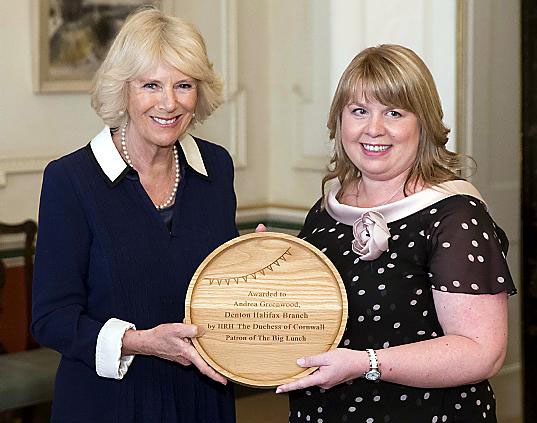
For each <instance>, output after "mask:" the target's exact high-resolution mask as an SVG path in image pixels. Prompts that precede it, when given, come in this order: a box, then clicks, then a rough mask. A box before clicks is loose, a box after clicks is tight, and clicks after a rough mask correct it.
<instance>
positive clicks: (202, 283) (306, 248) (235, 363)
mask: <svg viewBox="0 0 537 423" xmlns="http://www.w3.org/2000/svg"><path fill="white" fill-rule="evenodd" d="M185 307H186V310H185V317H186V323H194V324H197V325H201V326H202V327H204V328H205V329H206V332H205V334H204V335H203V336H202V337H199V338H194V339H193V340H192V341H193V343H194V345H195V347H196V349H197V350H198V352H199V353H200V355H201V356H202V357H203V358H204V359H205V360H206V361H207V362H208V363H209V364H210V365H211V366H212V367H213V368H214V369H216V370H217V371H218V372H220V373H222V374H223V375H224V376H226V377H228V378H229V379H232V380H234V381H236V382H239V383H242V384H245V385H249V386H257V387H273V386H277V385H280V384H282V383H286V382H289V381H291V380H294V379H297V378H300V377H303V376H305V375H307V374H309V373H311V372H313V371H314V370H315V368H309V369H303V368H301V367H299V366H298V365H297V364H296V360H297V359H298V358H300V357H303V356H308V355H314V354H319V353H322V352H325V351H328V350H330V349H332V348H335V347H336V346H337V344H338V343H339V341H340V340H341V337H342V335H343V331H344V329H345V323H346V320H347V297H346V293H345V288H344V285H343V282H342V280H341V277H340V276H339V274H338V272H337V270H336V269H335V267H334V266H333V264H332V263H331V262H330V261H329V260H328V259H327V258H326V256H325V255H324V254H323V253H321V252H320V251H319V250H317V249H316V248H315V247H313V246H312V245H310V244H309V243H307V242H305V241H303V240H301V239H299V238H296V237H294V236H291V235H286V234H281V233H275V232H265V233H255V234H249V235H244V236H241V237H239V238H235V239H233V240H231V241H229V242H227V243H226V244H224V245H222V246H221V247H219V248H217V249H216V250H215V251H213V252H212V253H211V254H210V255H209V256H208V257H207V258H206V259H205V260H204V261H203V263H202V264H201V265H200V266H199V268H198V270H197V271H196V273H195V274H194V276H193V278H192V281H191V283H190V286H189V288H188V292H187V298H186V306H185Z"/></svg>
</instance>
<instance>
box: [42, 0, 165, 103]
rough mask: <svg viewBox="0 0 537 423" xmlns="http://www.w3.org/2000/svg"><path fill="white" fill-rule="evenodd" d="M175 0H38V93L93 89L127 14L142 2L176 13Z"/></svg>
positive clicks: (141, 4)
mask: <svg viewBox="0 0 537 423" xmlns="http://www.w3.org/2000/svg"><path fill="white" fill-rule="evenodd" d="M173 1H174V0H34V1H33V3H34V10H33V21H34V25H33V28H34V31H35V33H34V34H33V38H34V39H33V44H34V46H33V88H34V92H36V93H53V92H88V91H89V89H90V85H91V80H92V78H93V75H94V74H95V71H96V70H97V69H98V68H99V66H100V64H101V62H102V60H103V59H104V57H105V55H106V52H107V51H108V48H109V47H110V44H111V42H112V41H113V39H114V37H115V36H116V34H117V32H118V31H119V29H120V28H121V25H122V24H123V22H124V21H125V18H126V17H127V15H128V14H129V13H130V12H132V11H133V10H135V9H136V8H138V7H140V6H143V5H154V6H157V7H159V8H161V9H162V10H163V11H164V12H165V13H167V14H173Z"/></svg>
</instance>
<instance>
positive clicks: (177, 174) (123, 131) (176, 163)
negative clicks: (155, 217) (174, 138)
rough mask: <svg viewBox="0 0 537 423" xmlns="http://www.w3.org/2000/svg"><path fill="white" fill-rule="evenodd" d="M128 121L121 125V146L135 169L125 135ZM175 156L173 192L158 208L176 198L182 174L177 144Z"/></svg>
mask: <svg viewBox="0 0 537 423" xmlns="http://www.w3.org/2000/svg"><path fill="white" fill-rule="evenodd" d="M128 123H129V122H125V124H124V125H123V126H122V127H121V148H122V150H123V155H124V156H125V160H127V164H128V165H129V166H130V167H132V168H133V169H134V166H133V165H132V160H131V158H130V156H129V152H128V151H127V137H126V135H125V132H126V130H127V124H128ZM173 158H174V162H175V181H174V183H173V189H172V193H171V194H170V196H169V197H168V199H167V200H166V201H165V202H164V203H161V204H155V207H156V208H157V210H162V209H165V208H166V207H169V206H170V205H171V204H172V202H173V200H174V198H175V195H176V194H177V187H178V186H179V178H180V174H179V153H178V152H177V146H176V145H174V146H173Z"/></svg>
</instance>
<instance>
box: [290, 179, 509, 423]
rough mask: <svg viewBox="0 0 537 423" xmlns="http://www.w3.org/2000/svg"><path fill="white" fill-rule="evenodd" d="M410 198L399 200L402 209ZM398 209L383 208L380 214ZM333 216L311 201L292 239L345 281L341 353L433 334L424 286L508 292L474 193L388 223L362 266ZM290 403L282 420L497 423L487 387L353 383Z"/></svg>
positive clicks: (502, 247)
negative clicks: (380, 246)
mask: <svg viewBox="0 0 537 423" xmlns="http://www.w3.org/2000/svg"><path fill="white" fill-rule="evenodd" d="M424 191H427V190H424ZM422 192H423V191H422ZM416 195H417V194H415V195H413V196H410V197H407V198H405V199H403V200H401V201H402V202H405V204H407V205H408V204H409V202H410V203H411V202H412V201H413V200H412V198H413V197H415V196H416ZM424 195H426V194H424ZM418 197H419V196H418ZM421 198H423V195H422V196H421ZM398 203H399V202H395V203H391V204H389V205H387V206H383V207H382V209H383V213H384V214H387V215H390V209H389V208H390V207H391V208H392V210H393V208H394V207H395V208H398V207H399V208H400V204H398ZM414 206H415V205H414ZM344 207H347V208H348V207H350V206H344ZM354 209H356V208H354ZM414 209H416V207H414ZM418 209H419V207H418ZM357 210H368V209H357ZM379 210H380V208H379ZM337 217H338V216H337V211H336V212H333V211H332V212H331V213H328V211H327V210H326V209H321V207H320V202H318V203H317V204H316V205H315V206H314V207H313V208H312V209H311V210H310V212H309V214H308V216H307V217H306V221H305V224H304V227H303V229H302V231H301V233H300V235H299V236H300V237H301V238H303V239H305V240H306V241H308V242H310V243H311V244H313V245H315V246H316V247H317V248H319V249H320V250H321V251H323V252H324V253H325V254H326V255H327V256H328V258H330V260H331V261H332V262H333V263H334V265H335V266H336V268H337V269H338V270H339V272H340V274H341V277H342V278H343V281H344V283H345V287H346V290H347V297H348V302H349V318H348V321H347V327H346V330H345V333H344V335H343V338H342V340H341V343H340V345H339V346H340V347H344V348H350V349H355V350H365V349H366V348H373V349H377V350H378V349H381V348H388V347H392V346H396V345H402V344H409V343H412V342H418V341H423V340H427V339H432V338H435V337H439V336H442V335H443V331H442V327H441V326H440V324H439V322H438V318H437V315H436V312H435V307H434V302H433V295H432V290H440V291H444V292H456V293H467V294H476V295H478V294H495V293H499V292H504V291H505V292H507V293H508V294H509V295H511V294H514V293H515V292H516V290H515V287H514V284H513V281H512V278H511V275H510V273H509V269H508V267H507V263H506V260H505V254H506V253H507V247H508V242H507V238H506V236H505V233H504V232H503V231H502V230H501V229H500V228H499V227H498V226H496V225H495V223H494V222H493V220H492V218H491V217H490V215H489V214H488V213H487V211H486V206H485V205H484V204H483V203H482V202H480V201H479V200H478V199H476V198H475V197H472V196H468V195H450V196H446V197H445V198H442V199H440V200H439V201H436V202H435V203H433V204H431V205H429V206H427V207H425V208H422V209H419V210H418V211H415V212H412V213H411V214H409V215H407V216H404V217H402V218H400V219H398V220H395V221H388V224H387V226H388V228H389V233H390V235H391V236H390V237H389V239H388V250H387V251H383V252H381V254H380V256H379V257H378V258H376V259H374V260H369V261H366V260H362V259H361V258H360V256H359V255H358V254H357V253H355V252H354V251H353V249H352V246H351V244H352V240H353V239H354V234H353V226H352V225H349V224H345V223H342V222H341V221H339V220H338V218H337ZM343 220H344V219H343ZM289 400H290V413H289V422H291V423H295V422H296V423H298V422H315V423H332V422H364V423H373V422H375V423H387V422H405V423H406V422H412V423H421V422H432V423H435V422H496V415H495V398H494V394H493V392H492V389H491V387H490V385H489V383H488V381H483V382H481V383H476V384H473V385H466V386H458V387H454V388H435V389H431V388H414V387H408V386H403V385H398V384H394V383H390V382H385V381H382V380H380V381H378V382H370V381H367V380H365V379H364V378H360V379H355V380H352V381H349V382H347V383H344V384H341V385H338V386H335V387H333V388H331V389H328V390H324V389H322V388H319V387H312V388H308V389H305V390H301V391H296V392H292V393H290V396H289Z"/></svg>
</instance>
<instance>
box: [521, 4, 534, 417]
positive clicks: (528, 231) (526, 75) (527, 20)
mask: <svg viewBox="0 0 537 423" xmlns="http://www.w3.org/2000/svg"><path fill="white" fill-rule="evenodd" d="M521 10H522V134H523V135H522V157H523V159H522V186H523V188H522V252H523V254H522V266H523V269H522V275H523V276H522V277H523V286H522V288H523V299H522V300H523V305H522V323H523V329H522V339H523V351H524V352H523V354H524V359H523V362H524V364H523V372H524V373H523V380H524V382H523V383H524V401H523V407H524V416H525V421H526V422H528V423H529V422H537V401H536V400H537V360H536V357H537V1H535V0H522V9H521Z"/></svg>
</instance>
